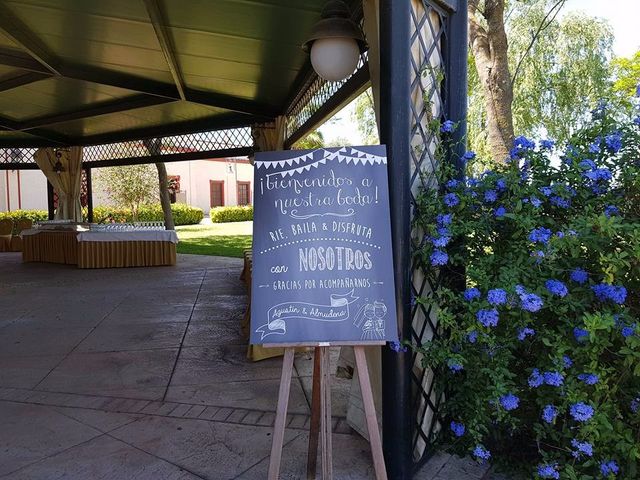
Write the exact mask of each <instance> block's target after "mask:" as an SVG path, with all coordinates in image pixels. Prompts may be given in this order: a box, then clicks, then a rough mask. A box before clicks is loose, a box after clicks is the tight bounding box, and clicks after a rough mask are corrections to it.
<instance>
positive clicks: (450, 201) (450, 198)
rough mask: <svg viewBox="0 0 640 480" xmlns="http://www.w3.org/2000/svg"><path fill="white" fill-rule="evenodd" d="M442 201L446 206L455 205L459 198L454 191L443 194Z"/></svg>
mask: <svg viewBox="0 0 640 480" xmlns="http://www.w3.org/2000/svg"><path fill="white" fill-rule="evenodd" d="M443 201H444V204H445V205H446V206H447V207H455V206H456V205H458V204H459V203H460V199H459V198H458V195H456V194H455V193H447V194H446V195H445V196H444V198H443Z"/></svg>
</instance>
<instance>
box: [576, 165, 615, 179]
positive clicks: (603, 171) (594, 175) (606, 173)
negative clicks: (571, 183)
mask: <svg viewBox="0 0 640 480" xmlns="http://www.w3.org/2000/svg"><path fill="white" fill-rule="evenodd" d="M582 176H583V177H585V178H588V179H589V180H592V181H594V182H602V181H604V182H608V181H609V180H611V179H612V178H613V174H612V173H611V170H609V169H608V168H595V169H593V170H591V171H588V172H584V173H583V174H582Z"/></svg>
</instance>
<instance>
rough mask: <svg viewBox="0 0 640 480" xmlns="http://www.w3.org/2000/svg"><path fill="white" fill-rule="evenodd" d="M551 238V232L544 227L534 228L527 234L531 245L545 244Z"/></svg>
mask: <svg viewBox="0 0 640 480" xmlns="http://www.w3.org/2000/svg"><path fill="white" fill-rule="evenodd" d="M550 238H551V230H549V229H548V228H545V227H539V228H534V229H533V230H531V233H529V240H530V241H532V242H533V243H547V242H548V241H549V239H550Z"/></svg>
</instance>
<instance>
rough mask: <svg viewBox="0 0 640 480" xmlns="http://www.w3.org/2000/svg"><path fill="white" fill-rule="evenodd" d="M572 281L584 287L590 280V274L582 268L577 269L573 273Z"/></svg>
mask: <svg viewBox="0 0 640 480" xmlns="http://www.w3.org/2000/svg"><path fill="white" fill-rule="evenodd" d="M571 280H573V281H574V282H576V283H579V284H580V285H582V284H583V283H585V282H586V281H587V280H589V274H588V273H587V272H586V271H585V270H583V269H582V268H576V269H575V270H573V271H572V272H571Z"/></svg>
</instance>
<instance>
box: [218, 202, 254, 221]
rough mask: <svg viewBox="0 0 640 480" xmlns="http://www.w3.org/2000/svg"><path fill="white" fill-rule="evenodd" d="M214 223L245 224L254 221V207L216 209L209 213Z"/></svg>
mask: <svg viewBox="0 0 640 480" xmlns="http://www.w3.org/2000/svg"><path fill="white" fill-rule="evenodd" d="M209 215H210V216H211V221H212V222H213V223H226V222H245V221H247V220H253V205H246V206H243V207H240V206H238V207H214V208H212V209H211V211H210V212H209Z"/></svg>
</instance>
